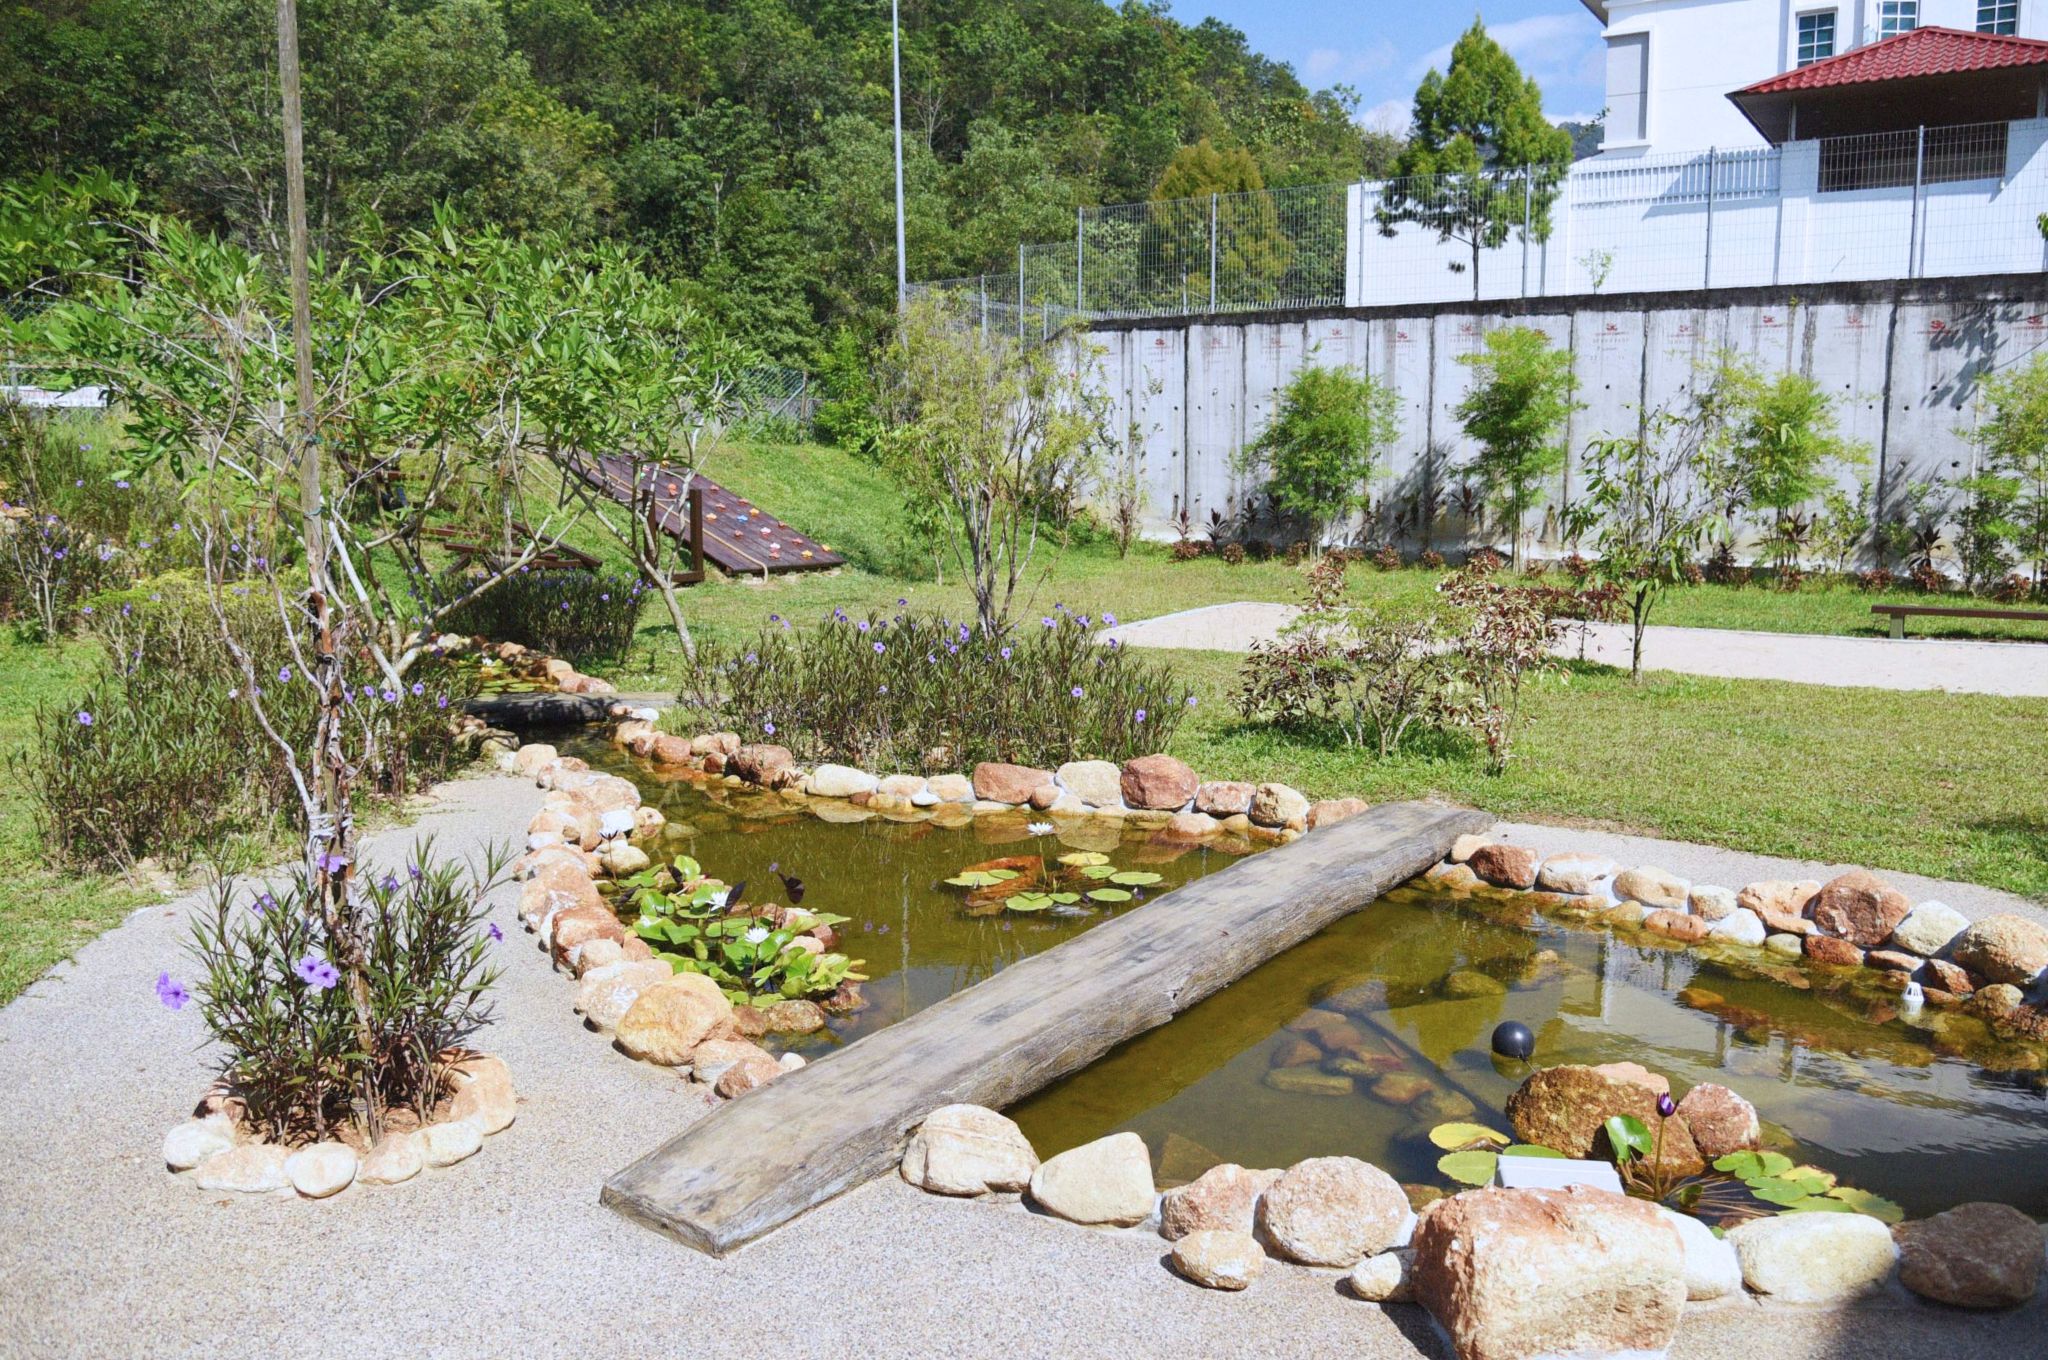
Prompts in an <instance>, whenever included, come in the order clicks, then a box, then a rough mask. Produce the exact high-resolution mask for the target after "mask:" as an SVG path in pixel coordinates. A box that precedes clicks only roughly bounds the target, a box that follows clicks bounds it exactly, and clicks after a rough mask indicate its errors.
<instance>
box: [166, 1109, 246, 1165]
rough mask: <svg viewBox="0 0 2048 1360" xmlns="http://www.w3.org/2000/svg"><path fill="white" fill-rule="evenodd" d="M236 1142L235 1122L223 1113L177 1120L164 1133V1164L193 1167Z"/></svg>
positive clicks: (224, 1150)
mask: <svg viewBox="0 0 2048 1360" xmlns="http://www.w3.org/2000/svg"><path fill="white" fill-rule="evenodd" d="M234 1145H235V1126H234V1122H233V1121H232V1120H230V1119H228V1118H227V1117H225V1116H223V1115H209V1116H208V1117H206V1118H205V1119H188V1120H186V1121H185V1122H184V1123H182V1124H175V1125H173V1126H172V1127H171V1131H170V1132H169V1133H166V1134H165V1135H164V1165H165V1166H167V1167H169V1168H170V1169H171V1170H173V1171H189V1170H191V1169H192V1168H193V1167H195V1166H198V1165H199V1164H200V1163H201V1162H203V1161H205V1160H206V1159H207V1158H209V1157H211V1156H213V1155H214V1154H215V1153H219V1152H226V1151H227V1150H228V1149H229V1148H231V1147H233V1146H234Z"/></svg>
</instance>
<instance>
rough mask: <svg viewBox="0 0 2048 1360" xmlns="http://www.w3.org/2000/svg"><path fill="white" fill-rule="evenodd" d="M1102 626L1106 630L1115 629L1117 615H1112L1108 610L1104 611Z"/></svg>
mask: <svg viewBox="0 0 2048 1360" xmlns="http://www.w3.org/2000/svg"><path fill="white" fill-rule="evenodd" d="M1102 626H1103V627H1104V628H1114V627H1116V615H1114V614H1112V613H1110V612H1109V611H1108V610H1107V609H1105V610H1103V611H1102Z"/></svg>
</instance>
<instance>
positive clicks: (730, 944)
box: [620, 855, 867, 1006]
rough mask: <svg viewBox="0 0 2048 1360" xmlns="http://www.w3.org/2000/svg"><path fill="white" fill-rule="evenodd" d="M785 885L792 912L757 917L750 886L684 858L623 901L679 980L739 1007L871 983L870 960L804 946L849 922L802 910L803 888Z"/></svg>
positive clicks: (641, 878)
mask: <svg viewBox="0 0 2048 1360" xmlns="http://www.w3.org/2000/svg"><path fill="white" fill-rule="evenodd" d="M783 884H784V887H785V888H786V889H787V890H788V893H789V896H790V897H791V899H792V902H791V905H789V906H787V907H778V908H772V909H771V910H770V911H769V912H765V913H764V912H755V911H752V910H750V909H749V908H748V907H746V906H745V905H744V899H745V893H746V887H747V885H746V884H745V883H744V882H742V883H736V884H730V885H728V884H726V883H724V882H722V881H721V880H719V879H716V878H712V877H711V876H709V875H707V874H706V873H705V872H704V870H703V866H702V865H700V864H698V863H697V861H696V860H695V859H693V858H691V857H690V856H688V855H678V856H676V857H675V859H673V860H671V861H670V862H669V863H667V864H663V865H655V866H653V867H651V868H649V869H646V870H643V871H642V872H640V873H638V874H635V875H633V876H632V877H631V878H629V879H627V880H625V882H624V883H622V884H621V885H620V893H621V900H622V903H623V905H624V906H625V907H627V908H631V909H633V910H635V911H637V913H638V914H637V917H636V918H635V919H634V920H633V922H632V930H633V933H634V934H636V935H638V936H639V937H640V938H641V939H643V940H645V941H647V944H648V947H649V948H651V949H652V950H653V951H654V956H655V957H656V958H658V959H660V960H662V961H663V962H665V963H667V964H668V965H669V966H670V967H671V968H673V969H675V970H676V971H677V972H679V973H701V974H703V975H704V976H706V977H708V978H710V979H711V980H712V981H713V982H715V983H717V984H718V987H719V990H720V991H722V992H724V993H725V995H726V998H727V999H728V1000H730V1001H731V1002H732V1003H733V1004H734V1005H736V1006H772V1005H774V1004H775V1003H776V1002H778V1001H791V1000H798V999H801V998H804V997H811V996H820V995H824V994H827V993H830V992H833V991H836V990H838V988H839V986H840V984H842V983H846V982H864V981H866V980H867V975H866V974H865V973H862V972H859V971H858V970H859V968H860V967H861V966H862V964H863V962H864V960H861V959H852V958H848V957H847V956H846V955H844V954H836V953H827V952H814V951H813V950H811V949H807V948H803V947H800V946H798V945H797V944H796V940H797V938H798V937H799V936H804V935H810V934H812V933H813V932H815V931H817V930H818V929H819V928H820V927H825V928H831V927H836V926H840V925H843V924H845V922H846V919H847V918H846V917H844V916H835V915H833V914H832V913H830V912H822V911H812V910H810V909H809V908H806V907H798V906H796V905H795V899H797V898H800V897H801V896H802V895H803V890H802V885H801V881H800V880H796V879H792V878H789V877H787V876H784V877H783Z"/></svg>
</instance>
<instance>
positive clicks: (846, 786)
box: [804, 764, 923, 798]
mask: <svg viewBox="0 0 2048 1360" xmlns="http://www.w3.org/2000/svg"><path fill="white" fill-rule="evenodd" d="M881 782H882V781H881V780H879V779H877V778H875V776H873V775H871V774H869V773H868V772H867V771H866V770H862V769H856V768H855V767H853V766H851V765H831V764H826V765H820V766H818V767H817V768H816V769H814V770H812V771H811V773H810V775H809V777H808V778H806V779H805V780H804V792H805V793H808V794H810V795H811V796H812V797H813V798H851V797H853V796H854V795H855V794H856V793H873V792H875V790H876V789H877V788H879V787H880V785H881ZM918 782H919V785H920V787H922V785H923V781H922V780H920V781H918Z"/></svg>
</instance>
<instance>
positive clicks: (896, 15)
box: [889, 0, 910, 313]
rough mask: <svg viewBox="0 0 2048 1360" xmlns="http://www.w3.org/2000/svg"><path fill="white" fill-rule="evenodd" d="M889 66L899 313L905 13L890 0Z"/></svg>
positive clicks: (902, 293)
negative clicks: (893, 115) (893, 96)
mask: <svg viewBox="0 0 2048 1360" xmlns="http://www.w3.org/2000/svg"><path fill="white" fill-rule="evenodd" d="M889 67H890V71H891V73H892V74H893V76H894V81H893V83H894V85H895V93H896V310H897V312H898V313H901V312H902V311H903V308H904V306H905V304H906V303H908V302H909V300H910V269H909V265H908V264H907V262H906V261H905V260H904V257H903V13H902V3H901V0H889Z"/></svg>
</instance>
